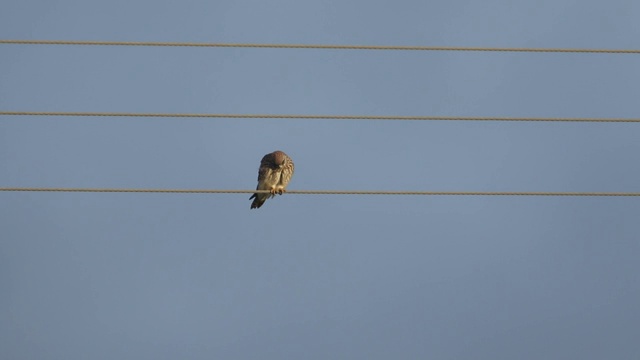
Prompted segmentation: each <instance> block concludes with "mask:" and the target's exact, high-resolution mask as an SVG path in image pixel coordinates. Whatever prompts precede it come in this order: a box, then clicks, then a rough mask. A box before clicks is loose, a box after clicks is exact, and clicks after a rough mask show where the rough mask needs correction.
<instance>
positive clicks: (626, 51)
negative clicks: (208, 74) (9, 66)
mask: <svg viewBox="0 0 640 360" xmlns="http://www.w3.org/2000/svg"><path fill="white" fill-rule="evenodd" d="M0 44H21V45H93V46H166V47H218V48H271V49H325V50H326V49H329V50H396V51H476V52H478V51H484V52H546V53H592V54H594V53H595V54H640V50H638V49H579V48H505V47H462V46H461V47H457V46H385V45H319V44H250V43H194V42H155V41H75V40H0Z"/></svg>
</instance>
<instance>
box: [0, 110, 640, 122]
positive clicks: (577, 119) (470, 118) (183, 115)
mask: <svg viewBox="0 0 640 360" xmlns="http://www.w3.org/2000/svg"><path fill="white" fill-rule="evenodd" d="M2 115H4V116H69V117H71V116H89V117H160V118H229V119H305V120H410V121H419V120H423V121H427V120H431V121H538V122H620V123H637V122H640V118H587V117H567V118H565V117H510V116H502V117H501V116H393V115H390V116H384V115H383V116H376V115H302V114H190V113H128V112H52V111H42V112H38V111H0V116H2Z"/></svg>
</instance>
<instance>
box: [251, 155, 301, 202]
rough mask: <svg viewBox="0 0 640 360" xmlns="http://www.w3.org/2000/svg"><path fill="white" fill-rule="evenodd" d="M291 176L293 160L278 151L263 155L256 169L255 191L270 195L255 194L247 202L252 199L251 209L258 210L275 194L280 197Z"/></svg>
mask: <svg viewBox="0 0 640 360" xmlns="http://www.w3.org/2000/svg"><path fill="white" fill-rule="evenodd" d="M292 176H293V160H291V158H290V157H289V156H288V155H287V154H285V153H284V152H282V151H280V150H278V151H274V152H272V153H270V154H267V155H265V156H264V157H263V158H262V160H261V161H260V169H258V187H256V190H269V191H270V193H269V194H266V193H255V194H253V195H252V196H251V197H250V198H249V200H251V199H254V200H253V202H252V203H251V208H252V209H256V208H260V206H262V204H264V202H265V201H267V199H268V198H270V197H274V196H275V195H276V193H278V194H280V195H282V193H284V192H285V191H287V189H286V188H287V184H289V181H290V180H291V177H292Z"/></svg>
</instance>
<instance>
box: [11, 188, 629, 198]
mask: <svg viewBox="0 0 640 360" xmlns="http://www.w3.org/2000/svg"><path fill="white" fill-rule="evenodd" d="M0 191H16V192H17V191H21V192H24V191H30V192H87V193H89V192H91V193H174V194H253V193H263V194H268V193H269V191H268V190H208V189H112V188H111V189H110V188H24V187H15V188H0ZM286 193H287V194H297V195H432V196H433V195H446V196H620V197H622V196H640V192H536V191H358V190H353V191H351V190H347V191H340V190H290V191H287V192H286Z"/></svg>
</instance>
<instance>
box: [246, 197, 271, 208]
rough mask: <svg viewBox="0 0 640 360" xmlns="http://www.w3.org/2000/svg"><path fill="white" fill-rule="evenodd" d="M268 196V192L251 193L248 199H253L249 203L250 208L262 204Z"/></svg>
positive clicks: (258, 206)
mask: <svg viewBox="0 0 640 360" xmlns="http://www.w3.org/2000/svg"><path fill="white" fill-rule="evenodd" d="M268 198H269V194H253V195H251V197H250V198H249V200H251V199H254V200H253V202H252V203H251V208H252V209H259V208H260V206H262V204H264V202H265V201H267V199H268Z"/></svg>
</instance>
